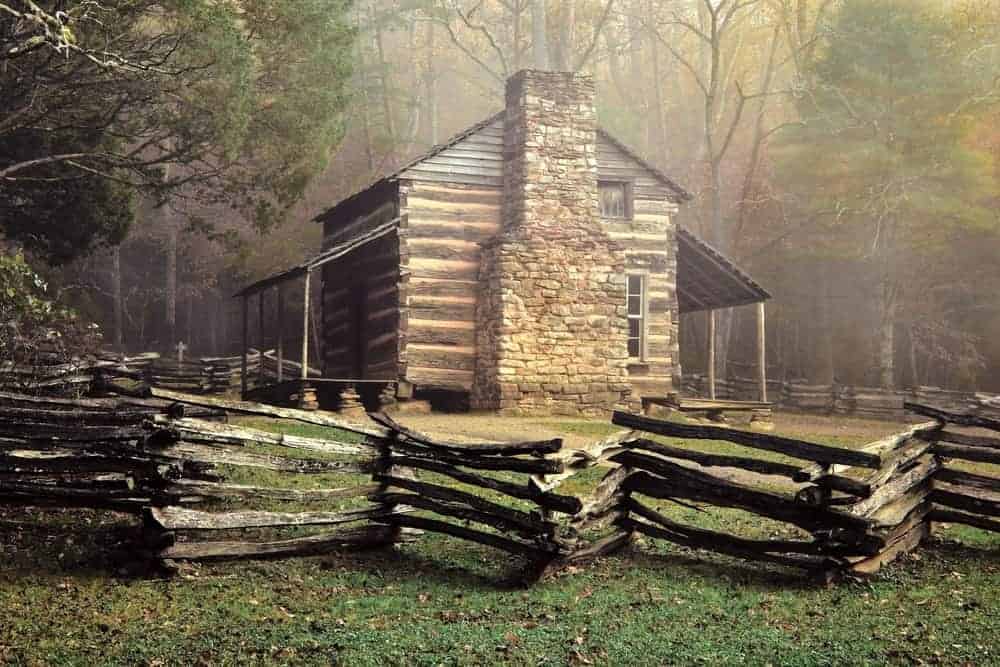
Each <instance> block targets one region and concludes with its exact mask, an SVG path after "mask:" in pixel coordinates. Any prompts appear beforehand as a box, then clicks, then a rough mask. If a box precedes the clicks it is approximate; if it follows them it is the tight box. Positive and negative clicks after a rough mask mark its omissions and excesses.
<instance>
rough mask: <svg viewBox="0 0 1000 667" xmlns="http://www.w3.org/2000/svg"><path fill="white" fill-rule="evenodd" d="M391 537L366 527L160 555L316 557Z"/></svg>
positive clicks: (178, 547)
mask: <svg viewBox="0 0 1000 667" xmlns="http://www.w3.org/2000/svg"><path fill="white" fill-rule="evenodd" d="M394 534H395V533H394V531H393V530H392V529H391V528H390V527H388V526H365V527H363V528H356V529H349V530H341V531H337V532H334V533H323V534H320V535H309V536H308V537H297V538H294V539H290V540H280V541H276V542H238V541H225V542H178V543H176V544H174V545H172V546H169V547H167V548H165V549H163V550H162V551H161V552H160V554H159V555H160V557H161V558H164V559H174V560H232V559H237V558H288V557H290V556H315V555H320V554H324V553H328V552H330V551H333V550H334V549H339V548H343V547H353V548H356V549H364V548H371V547H377V546H382V545H384V544H390V543H392V542H393V537H394Z"/></svg>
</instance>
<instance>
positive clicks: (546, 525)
mask: <svg viewBox="0 0 1000 667" xmlns="http://www.w3.org/2000/svg"><path fill="white" fill-rule="evenodd" d="M376 479H378V480H379V481H381V482H383V483H384V484H385V485H387V486H388V487H397V488H400V489H406V490H407V491H413V492H414V493H417V494H419V495H421V496H425V497H427V498H435V499H437V500H443V501H447V502H450V503H464V504H466V505H469V506H470V507H473V508H475V509H477V510H480V511H482V512H485V513H487V514H490V515H495V516H496V517H498V518H500V519H503V520H504V521H505V522H507V524H509V525H510V526H513V527H516V528H517V529H519V530H524V531H528V532H530V533H533V534H549V535H550V534H552V533H553V532H554V530H555V524H553V523H551V522H549V521H542V520H540V519H537V518H535V517H533V516H532V515H530V514H528V513H527V512H522V511H521V510H516V509H512V508H509V507H504V506H503V505H500V504H498V503H494V502H492V501H489V500H486V499H485V498H481V497H479V496H477V495H474V494H471V493H466V492H464V491H459V490H457V489H452V488H449V487H446V486H439V485H437V484H431V483H429V482H420V481H417V480H415V479H406V478H404V477H400V476H395V475H377V476H376Z"/></svg>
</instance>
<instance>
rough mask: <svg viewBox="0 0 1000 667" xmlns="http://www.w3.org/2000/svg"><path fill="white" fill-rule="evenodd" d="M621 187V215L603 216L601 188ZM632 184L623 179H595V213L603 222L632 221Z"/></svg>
mask: <svg viewBox="0 0 1000 667" xmlns="http://www.w3.org/2000/svg"><path fill="white" fill-rule="evenodd" d="M619 185H620V186H621V187H622V196H623V197H624V202H623V204H624V209H625V210H624V213H623V215H605V213H604V210H603V199H602V198H601V187H602V186H619ZM633 189H634V188H633V184H632V181H630V180H628V179H624V178H598V179H597V213H598V215H599V216H600V217H601V218H604V219H605V220H632V219H633V216H634V206H633V199H634V196H633Z"/></svg>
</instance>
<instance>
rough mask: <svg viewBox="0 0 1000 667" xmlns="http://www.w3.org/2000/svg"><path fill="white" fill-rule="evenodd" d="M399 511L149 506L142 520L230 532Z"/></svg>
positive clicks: (169, 527) (170, 526)
mask: <svg viewBox="0 0 1000 667" xmlns="http://www.w3.org/2000/svg"><path fill="white" fill-rule="evenodd" d="M400 511H404V510H403V508H398V507H397V508H393V510H392V511H386V509H385V508H382V507H377V506H376V507H370V508H367V509H360V510H349V511H345V512H258V511H241V512H201V511H199V510H190V509H184V508H182V507H153V508H148V509H147V511H146V517H147V519H148V520H150V521H152V522H153V523H155V524H156V525H157V526H159V527H160V528H161V529H163V530H233V529H237V528H278V527H292V526H326V525H336V524H342V523H353V522H355V521H364V520H367V519H385V518H388V516H389V515H391V514H393V513H395V512H400Z"/></svg>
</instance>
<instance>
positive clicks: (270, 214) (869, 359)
mask: <svg viewBox="0 0 1000 667" xmlns="http://www.w3.org/2000/svg"><path fill="white" fill-rule="evenodd" d="M28 4H29V3H22V2H20V1H19V0H16V1H15V0H0V35H2V37H0V47H3V49H2V53H3V54H4V55H0V84H2V88H3V90H4V91H5V94H4V95H2V96H0V233H2V235H3V236H2V237H0V247H2V246H6V248H7V252H8V254H9V253H11V252H13V251H15V250H17V249H21V248H23V249H24V250H25V252H26V257H27V258H28V261H29V262H30V264H31V265H32V266H33V267H34V268H35V269H36V270H38V271H39V272H41V273H42V274H43V275H44V276H45V278H47V279H48V281H49V282H50V284H51V287H50V293H51V294H53V295H56V296H58V297H59V298H60V299H62V300H64V301H65V302H67V303H69V304H71V305H72V306H74V307H75V308H76V309H77V310H78V312H79V313H80V314H81V316H82V317H85V318H88V319H91V320H93V321H95V322H97V323H99V325H100V327H101V329H102V331H103V335H104V342H105V344H106V345H107V346H108V347H114V348H117V349H120V350H128V351H131V352H138V351H146V350H161V351H169V350H171V349H172V348H173V346H174V345H175V344H176V343H177V342H178V341H181V340H183V341H184V342H186V343H187V344H188V346H189V347H188V349H189V353H192V354H202V355H208V354H227V353H233V352H235V351H236V350H237V349H238V346H239V313H238V304H237V303H236V302H235V301H234V300H233V299H231V298H230V296H231V294H232V293H233V292H235V291H236V290H237V289H238V288H239V287H240V286H241V285H243V284H245V283H247V282H250V281H252V280H254V279H257V278H260V277H263V276H265V275H267V274H269V273H272V272H274V271H277V270H280V269H282V268H285V267H287V266H289V265H291V264H293V263H295V262H297V261H300V260H301V259H303V258H304V257H306V256H308V255H310V254H313V253H315V252H318V250H319V247H320V232H321V229H320V228H319V226H318V225H316V224H314V223H312V222H310V220H311V218H312V217H313V216H314V215H316V214H318V213H319V212H320V211H322V210H323V209H324V208H326V207H329V206H332V205H333V204H335V203H336V202H337V201H339V200H340V199H342V198H344V197H346V196H348V195H350V194H352V193H354V192H357V191H358V190H360V189H362V188H364V187H365V186H366V185H367V184H368V183H370V182H372V181H373V180H375V179H376V178H378V177H379V176H381V175H384V174H386V173H389V172H392V171H393V170H395V168H397V167H399V166H401V165H402V164H405V163H406V162H407V161H408V160H409V159H411V158H412V157H414V156H416V155H419V154H420V153H422V152H424V151H426V150H427V149H429V148H430V147H431V146H433V145H435V144H437V143H440V142H443V141H445V140H447V139H448V137H449V136H451V135H453V134H455V133H457V132H459V131H461V130H463V129H465V128H466V127H468V126H469V125H472V124H473V123H475V122H478V121H479V120H481V119H483V118H484V117H486V116H488V115H490V114H492V113H494V112H496V111H497V110H499V109H501V108H502V106H503V90H504V81H505V79H506V78H507V77H508V76H509V75H511V74H513V73H514V72H516V71H517V70H519V69H522V68H525V67H535V68H542V69H557V70H581V71H587V72H591V73H593V74H594V76H595V77H596V80H597V84H598V91H597V102H598V114H599V119H600V123H601V124H602V125H603V126H605V127H607V128H608V129H609V130H610V131H611V132H613V133H614V134H615V135H616V136H619V137H621V138H622V139H623V140H625V141H626V143H628V144H630V146H631V147H632V148H634V149H635V150H636V151H637V152H638V153H639V154H641V155H643V156H644V157H646V158H648V160H649V161H650V162H651V163H652V164H654V165H655V166H657V167H659V168H661V169H663V170H664V171H665V172H666V173H667V174H669V175H670V176H671V177H672V178H673V179H675V180H676V181H677V182H679V183H680V184H681V185H683V186H684V187H685V188H687V189H688V190H689V191H690V192H692V193H693V194H694V197H695V198H694V200H693V201H692V202H690V203H689V204H687V205H686V206H684V207H683V208H682V211H681V214H680V217H679V223H680V224H681V225H683V226H686V227H687V228H689V229H691V230H693V231H694V232H696V233H697V234H698V235H699V236H701V237H702V238H704V239H705V240H707V241H708V242H709V243H711V244H712V245H714V246H716V247H717V248H718V249H720V250H721V251H722V252H724V253H725V254H727V255H728V256H730V257H732V258H733V259H734V260H736V261H737V263H739V264H740V265H741V266H742V267H743V268H745V269H746V270H747V271H748V272H749V273H751V275H753V276H754V278H755V279H756V280H757V281H758V282H760V283H761V284H762V285H764V286H765V287H766V288H767V289H768V290H769V291H770V292H771V293H772V294H773V299H772V300H771V301H770V302H769V303H768V305H767V317H768V320H767V321H768V331H767V336H768V341H767V343H768V365H769V368H768V375H769V377H773V378H777V379H806V380H808V381H811V382H814V383H823V384H828V383H830V382H833V381H837V382H840V383H845V384H857V385H865V386H884V387H907V386H913V385H936V386H942V387H948V388H954V389H978V390H984V391H1000V374H997V373H996V369H997V368H998V367H1000V336H998V335H997V333H998V332H1000V295H998V291H1000V290H998V288H1000V2H998V0H937V1H931V0H926V1H924V0H659V1H656V0H577V1H571V0H482V1H470V0H413V1H406V0H396V1H389V0H356V1H355V2H353V3H351V2H346V1H344V0H294V1H293V2H280V1H278V0H272V1H271V2H256V3H250V2H246V3H244V2H235V3H223V4H217V3H213V2H207V1H206V2H193V3H190V2H189V3H184V2H154V1H152V0H140V1H139V2H131V3H124V2H119V3H116V2H103V3H101V5H100V6H95V3H89V2H86V1H83V0H76V1H71V2H70V1H66V2H48V3H38V4H39V5H42V6H43V9H44V10H46V12H49V14H48V15H49V16H52V17H55V16H56V13H57V12H59V11H63V12H68V13H69V15H71V16H73V17H75V22H74V23H72V24H71V25H72V26H73V29H74V31H75V32H74V35H73V40H72V41H71V40H68V39H64V42H65V43H61V42H60V41H59V40H60V39H62V38H60V37H59V36H58V35H56V36H55V37H52V35H51V34H49V35H48V36H44V35H46V33H45V31H44V30H41V29H40V28H38V26H39V25H43V26H48V27H47V28H46V30H49V31H50V33H51V31H52V26H53V25H59V24H58V23H56V24H53V23H51V21H50V22H49V23H44V21H43V23H41V24H39V23H38V22H37V21H33V20H32V19H31V15H30V14H29V13H28V11H27V10H26V9H25V7H27V5H28ZM73 12H76V14H74V13H73ZM109 12H110V13H109ZM25 17H27V18H25ZM44 20H45V21H48V19H44ZM53 20H56V21H58V20H60V19H53ZM39 34H41V35H43V36H44V37H43V40H42V42H43V46H42V47H38V46H37V44H38V42H37V40H36V41H35V42H32V38H34V37H37V36H38V35H39ZM112 35H113V36H115V37H116V39H110V37H111V36H112ZM45 40H48V42H46V41H45ZM33 44H35V46H33ZM53 44H55V46H53ZM95 44H98V45H101V48H97V47H95V46H94V45H95ZM12 48H17V49H20V50H19V51H16V52H15V51H12ZM60 49H61V50H60ZM12 53H13V55H11V54H12ZM95 53H96V54H100V55H96V56H95V55H94V54H95ZM109 54H110V55H109ZM115 58H118V59H119V60H118V61H117V65H116V67H114V68H112V69H111V70H110V71H109V69H108V64H109V62H110V61H113V60H114V59H115ZM126 61H127V62H126ZM123 62H124V63H125V64H122V63H123ZM137 63H141V64H142V67H138V66H132V65H135V64H137ZM112 64H114V63H112ZM65 155H76V156H78V157H73V158H65V157H62V156H65ZM53 156H59V157H58V159H53V160H51V161H48V162H43V163H34V161H37V160H45V159H46V158H52V157H53ZM28 163H32V164H28ZM290 297H291V299H290V301H291V303H290V304H289V305H290V306H292V308H290V313H291V314H290V315H289V317H288V322H287V325H288V330H287V332H286V335H285V340H286V341H287V342H288V344H289V345H290V346H292V345H295V342H294V341H295V336H296V334H297V330H298V328H299V326H298V323H299V322H300V320H301V315H295V314H294V309H295V306H296V305H297V306H298V307H299V308H301V303H299V304H295V303H294V299H295V297H294V296H293V295H292V294H290ZM299 298H300V297H299ZM268 308H269V311H268V312H269V313H271V312H272V309H273V304H270V305H269V306H268ZM255 311H256V309H252V312H254V313H255ZM254 317H255V315H254ZM278 325H279V323H277V322H275V321H274V318H273V316H272V317H270V318H267V319H266V321H265V336H266V340H265V341H263V342H267V340H274V339H275V338H276V329H275V327H276V326H278ZM254 327H256V322H252V323H251V330H255V329H254ZM704 336H705V324H704V317H703V314H692V315H690V316H686V317H685V318H683V320H682V326H681V350H682V366H683V370H684V372H685V373H690V372H702V371H703V369H704V364H705V361H704V349H705V344H704ZM718 336H719V338H720V340H719V348H718V349H719V353H718V355H719V358H718V363H719V370H718V372H719V375H720V376H722V377H725V376H726V374H727V373H736V374H739V375H749V368H750V367H751V365H752V363H753V362H752V360H753V349H754V348H753V344H754V336H755V334H754V319H753V313H752V311H750V310H748V311H746V312H744V311H743V309H739V308H737V309H733V310H731V311H727V312H725V313H720V317H719V327H718ZM252 342H253V343H257V342H259V341H256V340H255V339H252ZM290 349H295V348H290Z"/></svg>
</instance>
